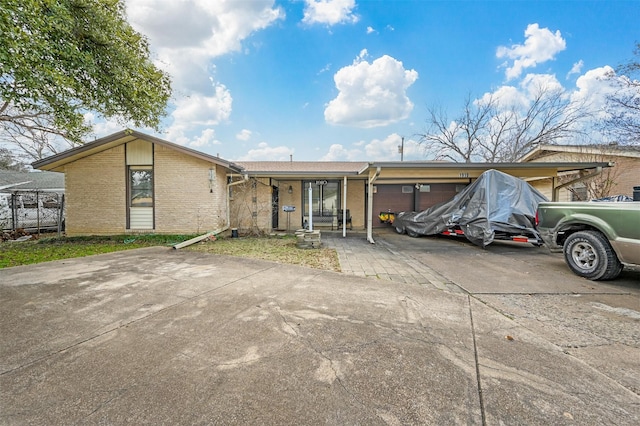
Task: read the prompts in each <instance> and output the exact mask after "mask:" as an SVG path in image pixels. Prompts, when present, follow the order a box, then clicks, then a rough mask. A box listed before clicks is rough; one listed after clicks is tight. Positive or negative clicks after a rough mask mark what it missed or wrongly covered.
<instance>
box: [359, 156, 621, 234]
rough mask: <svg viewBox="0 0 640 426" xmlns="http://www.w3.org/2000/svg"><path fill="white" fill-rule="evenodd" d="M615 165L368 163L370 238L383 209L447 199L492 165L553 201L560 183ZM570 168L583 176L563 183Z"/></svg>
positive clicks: (415, 207)
mask: <svg viewBox="0 0 640 426" xmlns="http://www.w3.org/2000/svg"><path fill="white" fill-rule="evenodd" d="M612 166H613V163H608V162H553V163H542V162H540V163H449V162H437V161H434V162H431V161H415V162H402V161H400V162H399V161H393V162H374V163H370V166H369V168H368V169H367V173H368V187H367V239H368V240H369V242H371V243H374V240H373V228H374V227H376V226H384V225H383V224H382V223H381V221H380V220H379V219H378V218H377V216H378V215H379V214H380V213H381V212H395V213H397V212H400V211H408V210H409V211H420V210H424V209H426V208H428V207H431V206H433V205H435V204H438V203H440V202H443V201H447V200H449V199H451V198H453V197H454V196H455V195H456V194H457V193H458V192H459V191H460V190H462V189H463V188H464V187H465V186H467V185H469V184H470V183H472V182H473V181H474V180H475V179H477V178H478V176H480V175H481V174H482V173H484V172H485V171H487V170H490V169H495V170H499V171H501V172H503V173H507V174H510V175H512V176H515V177H518V178H520V179H523V180H525V181H527V182H529V184H531V185H532V186H533V187H535V188H536V189H538V190H539V191H540V192H542V193H543V194H545V195H546V196H547V197H548V198H549V199H551V200H553V201H555V200H557V194H558V191H559V189H561V188H563V187H567V186H570V185H573V184H575V183H577V182H580V181H582V180H586V179H590V178H592V177H593V176H595V175H597V174H599V173H601V172H602V170H603V169H604V168H606V167H612ZM569 172H579V178H576V179H572V180H571V181H568V182H563V183H560V182H559V176H561V175H562V174H564V173H569Z"/></svg>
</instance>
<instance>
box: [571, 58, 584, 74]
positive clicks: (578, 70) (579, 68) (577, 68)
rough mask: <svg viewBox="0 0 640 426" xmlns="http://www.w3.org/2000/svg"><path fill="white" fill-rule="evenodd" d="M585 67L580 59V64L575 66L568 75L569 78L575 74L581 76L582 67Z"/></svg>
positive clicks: (577, 63)
mask: <svg viewBox="0 0 640 426" xmlns="http://www.w3.org/2000/svg"><path fill="white" fill-rule="evenodd" d="M583 66H584V62H583V61H582V59H580V60H579V61H578V62H576V63H575V64H573V66H572V67H571V70H570V71H569V72H568V73H567V78H569V77H570V76H572V75H573V74H580V73H581V72H582V67H583Z"/></svg>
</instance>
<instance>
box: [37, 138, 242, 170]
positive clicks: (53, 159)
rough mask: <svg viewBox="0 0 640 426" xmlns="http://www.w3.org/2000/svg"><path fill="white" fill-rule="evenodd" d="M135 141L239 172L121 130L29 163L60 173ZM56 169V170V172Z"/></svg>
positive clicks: (178, 147)
mask: <svg viewBox="0 0 640 426" xmlns="http://www.w3.org/2000/svg"><path fill="white" fill-rule="evenodd" d="M137 139H141V140H145V141H148V142H151V143H154V144H157V145H162V146H166V147H169V148H171V149H174V150H176V151H179V152H182V153H184V154H187V155H190V156H192V157H196V158H199V159H201V160H204V161H208V162H211V163H214V164H217V165H220V166H223V167H226V168H228V169H230V170H232V171H235V172H240V168H239V167H238V166H237V165H235V164H234V163H232V162H230V161H226V160H223V159H222V158H220V157H216V156H213V155H209V154H205V153H204V152H200V151H196V150H194V149H191V148H187V147H184V146H182V145H178V144H175V143H173V142H169V141H166V140H163V139H160V138H156V137H154V136H150V135H147V134H145V133H141V132H137V131H135V130H130V129H127V130H122V131H120V132H117V133H114V134H112V135H109V136H105V137H103V138H100V139H96V140H95V141H93V142H87V143H86V144H84V145H80V146H78V147H75V148H71V149H69V150H66V151H63V152H61V153H59V154H55V155H52V156H50V157H47V158H44V159H42V160H38V161H35V162H33V163H31V166H32V167H33V168H34V169H40V170H51V171H61V169H60V167H62V166H64V165H65V164H68V163H71V162H73V161H76V160H79V159H81V158H84V157H88V156H90V155H93V154H97V153H99V152H102V151H105V150H107V149H110V148H113V147H115V146H118V145H122V144H125V143H127V142H131V141H134V140H137ZM56 169H57V170H56Z"/></svg>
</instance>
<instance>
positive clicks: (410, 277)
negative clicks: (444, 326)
mask: <svg viewBox="0 0 640 426" xmlns="http://www.w3.org/2000/svg"><path fill="white" fill-rule="evenodd" d="M383 232H384V231H383ZM322 242H323V244H325V245H326V246H327V247H330V248H333V249H335V250H336V252H337V253H338V258H339V260H340V267H341V268H342V273H345V274H349V275H355V276H357V277H366V278H377V279H381V280H388V281H395V282H399V283H407V284H419V285H426V286H430V287H433V288H437V289H440V290H451V291H457V290H458V289H457V287H455V286H452V285H451V284H450V283H449V282H448V280H447V279H446V278H445V277H443V276H442V275H440V274H438V273H437V272H436V271H434V270H433V269H431V268H429V267H428V266H426V265H423V264H421V263H420V262H418V261H416V260H415V259H412V258H408V257H402V256H400V255H399V253H397V252H395V251H394V249H393V247H392V246H390V245H389V244H387V243H386V242H385V241H384V240H383V239H377V240H376V243H375V244H371V243H370V242H368V241H367V236H366V233H364V232H349V233H348V234H347V236H346V237H343V236H342V232H335V231H334V232H328V231H322Z"/></svg>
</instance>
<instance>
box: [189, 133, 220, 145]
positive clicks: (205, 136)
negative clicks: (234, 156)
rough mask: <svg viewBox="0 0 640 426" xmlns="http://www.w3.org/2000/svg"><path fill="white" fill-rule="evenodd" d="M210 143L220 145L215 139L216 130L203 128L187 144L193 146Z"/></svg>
mask: <svg viewBox="0 0 640 426" xmlns="http://www.w3.org/2000/svg"><path fill="white" fill-rule="evenodd" d="M211 145H221V142H220V141H218V140H216V131H215V130H214V129H204V130H203V131H202V133H201V134H200V136H198V137H196V138H195V139H194V140H192V141H191V142H190V143H189V146H192V147H194V148H199V147H203V146H211Z"/></svg>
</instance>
